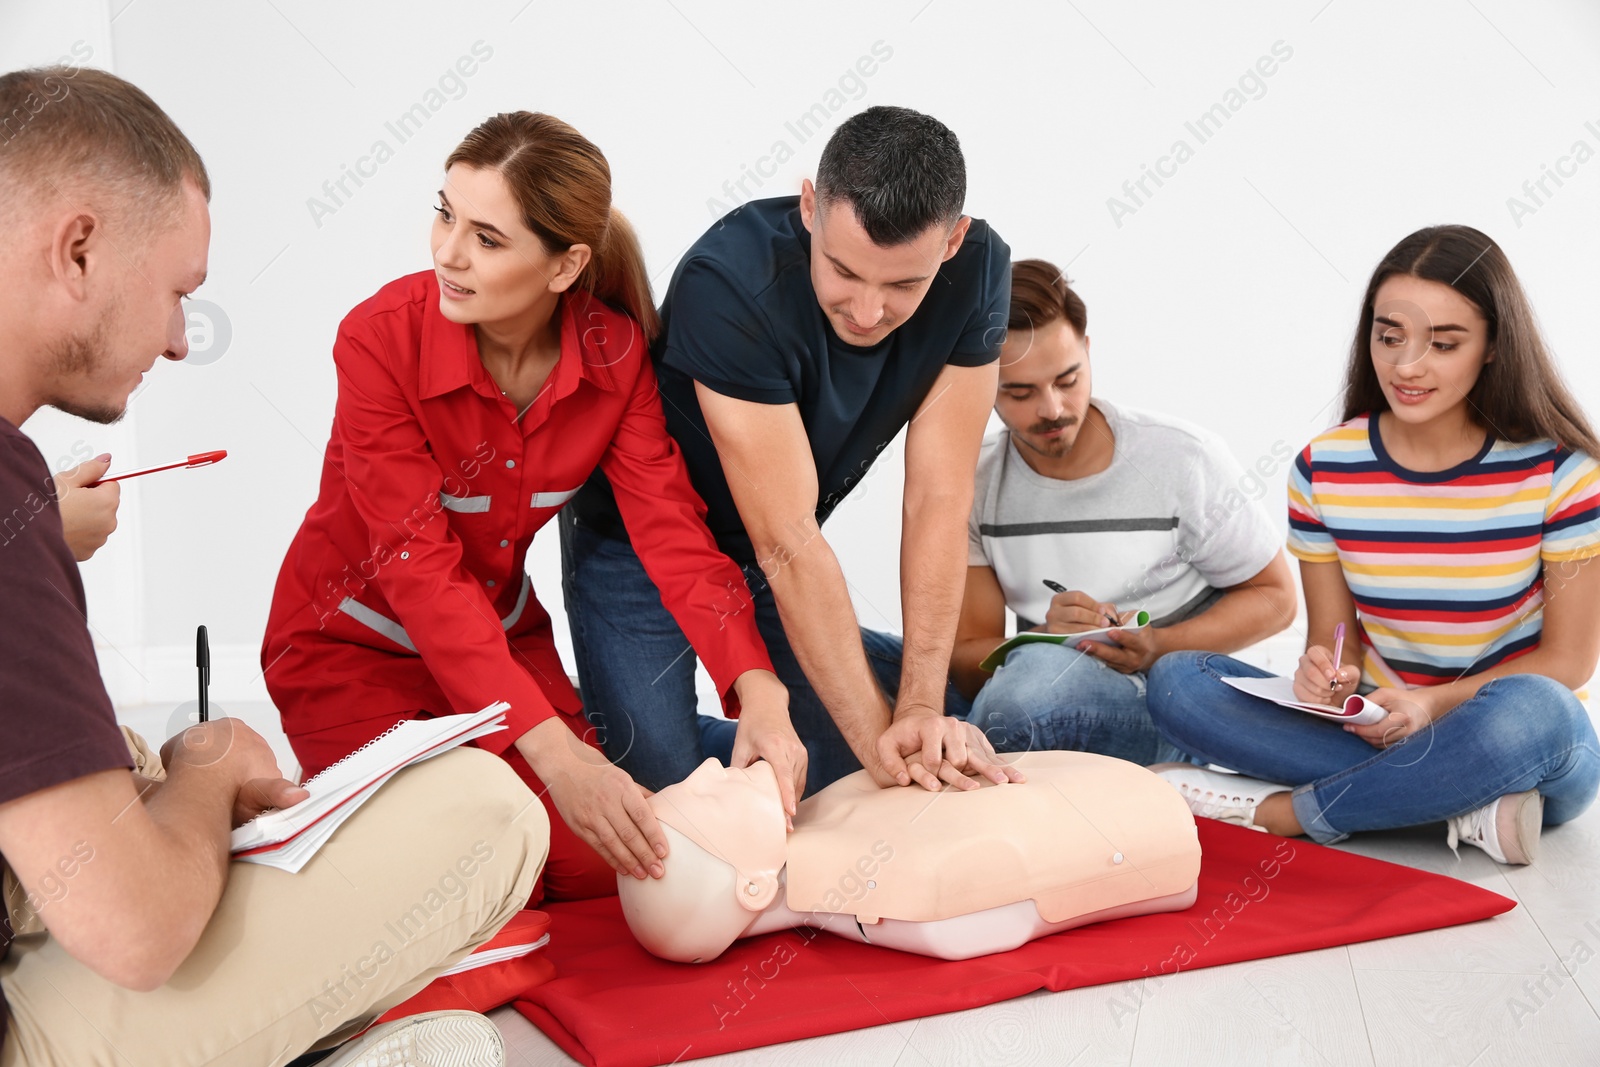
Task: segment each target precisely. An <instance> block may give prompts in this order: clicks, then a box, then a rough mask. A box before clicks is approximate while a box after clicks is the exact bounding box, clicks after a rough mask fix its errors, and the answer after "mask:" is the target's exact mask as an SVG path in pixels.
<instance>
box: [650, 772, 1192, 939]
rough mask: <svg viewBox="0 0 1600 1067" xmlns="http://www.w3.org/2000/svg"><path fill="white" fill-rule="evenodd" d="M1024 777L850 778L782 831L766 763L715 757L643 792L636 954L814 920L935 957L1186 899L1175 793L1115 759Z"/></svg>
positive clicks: (1186, 828)
mask: <svg viewBox="0 0 1600 1067" xmlns="http://www.w3.org/2000/svg"><path fill="white" fill-rule="evenodd" d="M1017 766H1019V767H1021V768H1022V770H1023V772H1024V773H1025V774H1026V775H1027V778H1028V780H1027V781H1026V782H1020V783H1018V782H1011V783H1006V784H1003V785H996V784H994V783H992V782H983V784H982V787H981V788H979V789H974V790H956V789H948V788H947V789H946V790H944V791H943V792H941V793H937V794H935V793H929V792H927V791H926V790H923V789H920V788H915V789H914V788H890V789H881V788H879V787H878V786H877V785H876V784H874V783H873V781H872V780H871V778H869V777H868V775H867V774H866V772H865V771H858V772H856V773H855V774H852V775H850V776H848V777H846V778H843V779H840V780H839V781H837V782H835V783H834V784H833V785H831V786H829V787H828V788H826V789H824V790H822V791H821V792H819V793H817V794H816V795H815V796H812V797H808V798H807V799H806V800H804V801H802V802H801V803H800V805H799V811H798V813H797V814H796V817H795V820H794V832H793V833H792V834H788V835H785V832H784V815H783V809H782V806H781V804H780V802H779V799H778V785H777V780H776V778H775V777H774V775H773V772H772V768H771V767H770V766H769V765H768V764H766V763H765V762H757V763H755V764H752V765H751V766H750V767H748V768H744V769H738V770H736V769H731V768H726V767H723V766H721V765H720V764H719V763H717V761H716V760H707V761H706V762H705V763H702V764H701V765H700V766H699V767H698V768H697V769H696V770H695V771H694V773H693V774H691V775H690V776H689V777H688V778H686V779H684V780H683V781H682V782H679V783H677V784H676V785H671V786H668V787H667V788H665V789H663V790H661V792H659V793H657V794H655V795H654V796H653V797H651V798H650V803H651V806H652V807H653V808H654V810H655V813H656V817H657V818H658V819H659V820H660V821H661V823H662V829H663V832H664V833H665V834H666V835H667V840H668V843H669V848H670V851H669V853H668V859H667V863H666V876H665V877H663V878H660V879H644V880H639V879H635V878H628V877H619V878H618V894H619V896H620V897H621V898H622V910H623V915H624V916H625V917H626V919H627V922H628V926H629V928H630V929H631V930H632V931H633V934H634V936H635V937H636V938H638V940H639V943H640V944H641V945H643V946H644V947H645V948H646V949H647V950H649V951H650V952H651V953H653V954H654V955H656V956H660V957H661V958H663V959H668V960H676V961H678V962H682V963H701V962H704V961H706V960H711V959H715V958H716V957H717V956H719V955H721V954H722V952H723V951H724V950H725V949H726V948H727V947H728V946H729V945H731V944H732V943H733V942H734V941H735V940H737V939H739V938H742V937H752V936H754V935H756V934H764V933H769V932H771V931H774V930H784V929H789V928H792V927H799V926H815V927H820V928H821V929H824V930H827V931H828V932H830V933H833V934H837V935H839V936H841V937H845V938H849V939H850V940H853V941H860V942H863V943H865V944H871V945H881V946H884V947H887V948H895V949H900V950H901V951H904V952H915V953H919V954H921V955H925V956H935V957H939V958H941V959H950V960H957V959H968V958H971V957H973V956H981V955H985V954H987V953H991V952H1004V951H1006V950H1008V949H1012V948H1016V947H1017V946H1018V945H1021V944H1023V943H1025V942H1027V941H1031V940H1033V939H1035V938H1039V937H1044V936H1046V935H1047V934H1053V933H1058V932H1060V931H1062V930H1069V929H1071V928H1073V927H1075V926H1082V925H1084V924H1085V923H1092V922H1101V921H1104V920H1107V919H1115V918H1121V917H1123V916H1128V915H1143V914H1147V913H1150V912H1157V911H1180V910H1182V909H1184V908H1187V907H1189V906H1190V905H1191V904H1193V903H1194V900H1195V893H1196V888H1197V887H1196V880H1197V878H1198V876H1199V872H1200V844H1199V841H1198V839H1197V836H1196V831H1195V825H1194V816H1193V814H1192V813H1191V812H1190V810H1189V807H1188V805H1187V804H1185V803H1184V801H1183V798H1182V797H1181V796H1179V794H1178V792H1177V790H1175V789H1173V788H1172V787H1171V786H1170V785H1168V784H1167V783H1166V782H1165V781H1163V780H1162V779H1160V778H1158V777H1157V776H1156V775H1154V774H1152V773H1151V772H1149V771H1147V770H1145V769H1144V768H1142V767H1139V766H1137V765H1135V764H1132V763H1128V762H1126V761H1124V760H1119V759H1113V758H1111V757H1108V756H1097V755H1092V754H1089V753H1084V752H1030V753H1026V754H1024V755H1021V756H1019V757H1017Z"/></svg>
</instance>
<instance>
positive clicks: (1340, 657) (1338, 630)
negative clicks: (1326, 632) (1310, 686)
mask: <svg viewBox="0 0 1600 1067" xmlns="http://www.w3.org/2000/svg"><path fill="white" fill-rule="evenodd" d="M1343 664H1344V623H1342V622H1341V623H1340V624H1339V625H1338V626H1335V627H1334V628H1333V679H1332V680H1331V681H1329V682H1328V692H1330V693H1336V692H1338V691H1339V672H1340V671H1341V670H1343V669H1344V667H1343Z"/></svg>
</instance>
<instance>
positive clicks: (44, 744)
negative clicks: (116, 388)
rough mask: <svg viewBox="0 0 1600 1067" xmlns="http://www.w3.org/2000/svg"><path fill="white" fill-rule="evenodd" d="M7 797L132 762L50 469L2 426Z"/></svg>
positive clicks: (0, 650) (1, 726)
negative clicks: (52, 487)
mask: <svg viewBox="0 0 1600 1067" xmlns="http://www.w3.org/2000/svg"><path fill="white" fill-rule="evenodd" d="M0 517H3V522H0V737H3V738H4V739H5V743H4V744H0V803H4V802H6V801H10V800H15V799H17V798H18V797H22V796H27V795H28V794H29V793H36V792H38V791H39V790H41V789H47V788H49V787H50V786H53V785H59V784H61V783H62V782H69V781H72V780H73V779H75V778H81V777H83V776H84V775H88V774H93V773H95V772H97V771H104V770H109V769H111V768H114V767H132V766H133V760H132V758H131V757H130V756H129V754H128V745H127V742H126V741H125V740H124V739H123V736H122V731H121V730H120V729H119V728H118V726H117V720H116V715H115V714H114V713H113V711H112V708H111V698H110V697H109V696H108V695H107V694H106V689H105V685H104V684H103V683H102V682H101V681H100V668H99V665H98V663H97V662H96V660H95V654H94V643H93V641H92V640H91V638H90V636H89V626H88V623H87V621H86V619H85V611H84V607H85V606H84V596H83V581H82V579H81V578H80V577H79V576H78V564H77V562H76V561H75V560H73V558H72V552H71V550H70V549H68V548H67V543H66V541H65V539H64V538H63V535H62V531H61V511H60V506H59V505H58V504H57V503H56V501H55V497H54V495H53V493H52V492H51V490H50V469H49V467H48V465H46V463H45V462H44V458H43V457H42V456H40V455H39V451H38V449H36V448H35V447H34V446H33V442H31V441H29V440H28V439H27V438H26V437H24V436H23V435H22V434H21V432H19V431H18V430H16V429H15V428H14V427H12V426H10V425H0Z"/></svg>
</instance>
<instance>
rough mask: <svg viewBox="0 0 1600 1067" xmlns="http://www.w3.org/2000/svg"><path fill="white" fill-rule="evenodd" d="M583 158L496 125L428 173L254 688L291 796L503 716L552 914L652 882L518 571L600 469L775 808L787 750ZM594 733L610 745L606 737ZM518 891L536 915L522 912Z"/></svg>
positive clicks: (655, 864) (551, 137)
mask: <svg viewBox="0 0 1600 1067" xmlns="http://www.w3.org/2000/svg"><path fill="white" fill-rule="evenodd" d="M610 191H611V178H610V170H609V168H608V166H607V164H606V161H605V158H604V156H602V155H601V153H600V151H599V149H597V148H596V147H595V146H594V145H593V144H591V143H590V142H589V141H587V140H586V139H584V138H583V137H582V136H581V135H580V134H579V133H578V132H577V131H576V130H574V129H573V128H572V127H570V126H568V125H567V124H565V123H563V122H561V121H560V120H558V119H555V118H552V117H550V116H548V115H540V114H532V113H529V112H516V113H510V114H501V115H496V116H494V117H493V118H490V119H489V120H487V121H486V122H484V123H483V124H482V125H480V126H479V127H478V128H477V129H475V130H473V131H472V132H471V133H470V134H468V136H467V138H466V139H465V140H464V141H463V142H462V143H461V145H460V146H459V147H458V148H457V149H456V150H455V151H454V152H452V153H451V154H450V157H449V159H448V160H447V161H446V173H445V178H444V184H443V188H442V189H441V190H440V192H439V203H438V204H437V206H436V207H435V208H434V211H435V212H436V213H437V214H436V216H435V219H434V223H433V230H432V237H431V246H432V252H433V269H431V270H428V271H425V272H422V273H418V274H413V275H409V276H407V277H404V278H400V279H399V280H397V281H394V282H391V283H390V284H388V285H386V286H384V287H383V288H382V289H380V290H379V291H378V292H377V294H376V295H374V296H373V297H371V298H370V299H368V300H366V301H364V302H362V303H361V304H359V305H358V306H357V307H356V308H355V310H353V311H352V312H351V313H350V314H349V315H348V316H346V318H345V319H344V321H343V323H341V325H340V327H339V333H338V337H337V339H336V341H335V342H334V348H333V355H334V363H335V364H336V367H337V370H338V381H339V395H338V401H337V405H336V407H335V411H334V420H333V431H332V435H331V437H330V440H329V442H328V448H327V452H326V458H325V462H324V465H323V472H322V483H321V488H320V491H319V493H318V497H317V501H316V503H315V504H313V505H312V507H311V510H310V511H309V512H307V514H306V517H305V521H304V522H303V524H302V525H301V527H300V531H299V533H298V535H297V536H296V537H295V539H294V543H293V544H292V545H291V546H290V548H289V552H288V555H287V557H286V558H285V560H284V563H283V568H282V570H281V572H280V574H279V577H278V584H277V588H276V590H275V592H274V595H273V602H272V610H271V615H270V618H269V620H268V624H267V632H266V638H265V640H264V642H263V644H262V651H261V663H262V667H263V669H264V671H265V680H266V684H267V688H268V690H269V691H270V692H271V694H272V698H273V700H274V701H275V702H276V704H277V706H278V708H279V710H280V712H281V713H282V716H283V727H284V731H285V733H287V734H288V736H289V741H290V743H291V744H292V745H293V747H294V750H295V753H296V755H297V756H298V757H299V758H300V761H301V763H302V765H303V766H304V768H305V771H306V773H307V774H312V773H315V772H317V771H318V770H320V769H322V768H324V767H326V766H328V765H329V764H331V763H333V762H335V761H336V760H338V759H339V758H341V757H342V756H344V755H346V754H348V753H350V752H352V751H353V750H355V749H357V748H359V747H360V746H361V745H362V744H364V743H366V742H367V741H369V740H371V739H372V738H374V737H376V736H377V735H378V734H380V733H382V732H383V731H384V730H385V729H387V728H388V727H389V726H391V725H393V724H394V723H395V722H397V721H399V720H402V719H407V718H413V717H418V716H432V715H441V714H448V713H451V712H467V711H476V710H478V709H479V708H482V707H484V706H485V705H487V704H489V703H491V702H493V701H496V700H505V701H508V702H509V703H510V704H511V710H510V712H509V713H508V714H507V716H506V724H507V726H508V727H509V729H507V730H506V731H505V732H503V733H501V734H497V735H492V736H491V737H488V738H485V739H483V740H482V741H480V742H479V744H480V745H481V746H482V747H484V748H489V749H491V750H494V751H501V752H502V753H503V754H504V755H505V757H506V758H507V759H508V760H509V761H510V762H511V764H512V766H513V767H514V768H515V769H516V770H517V771H518V773H519V774H521V775H522V777H523V778H524V779H525V780H526V781H527V782H528V784H529V786H530V787H532V788H533V790H534V792H535V793H537V794H538V795H539V797H540V798H541V800H543V801H544V802H545V804H546V805H547V806H548V807H549V808H550V809H551V810H550V817H551V818H550V821H551V829H552V837H551V855H550V860H549V862H548V864H547V866H546V868H545V876H544V882H545V887H546V889H547V890H548V895H549V896H551V897H553V898H561V897H566V898H572V897H583V896H595V895H601V894H604V893H609V892H614V891H615V888H616V881H615V876H614V874H613V871H615V872H618V873H628V874H632V875H634V876H635V877H645V876H646V875H647V874H650V875H655V876H657V877H659V876H660V874H661V872H662V871H663V869H664V868H663V864H662V861H663V859H664V858H665V856H666V840H665V837H664V836H663V834H662V831H661V829H660V827H659V826H658V825H657V823H656V821H655V818H654V817H653V816H652V814H651V813H650V809H649V806H648V805H647V804H646V803H645V793H644V792H643V790H642V789H640V787H639V786H637V785H636V784H635V783H634V782H633V781H632V779H631V778H629V777H628V775H627V774H626V773H625V772H623V771H622V770H620V769H618V768H617V767H615V766H613V765H612V764H610V763H608V762H607V761H606V759H605V757H604V756H603V755H602V754H601V752H600V750H599V746H598V745H597V744H596V743H595V739H594V738H593V737H592V736H590V735H591V734H592V731H591V730H590V729H589V728H588V726H587V724H586V723H585V721H584V719H583V716H582V709H581V706H580V703H579V699H578V694H577V692H576V691H575V690H574V688H573V686H572V684H571V682H570V681H569V680H568V677H567V673H566V671H565V670H564V669H563V667H562V664H561V662H560V659H559V658H558V656H557V654H556V649H555V642H554V639H553V637H552V634H551V627H550V618H549V616H548V615H547V614H546V612H545V610H544V608H543V607H542V606H541V605H540V603H539V601H538V599H537V598H536V597H535V596H534V595H533V591H532V589H531V587H530V583H529V580H528V578H527V576H526V574H525V573H524V569H523V565H524V559H525V557H526V554H527V551H528V547H529V545H530V544H531V543H532V540H533V536H534V534H535V532H536V531H537V530H538V529H539V528H540V527H542V526H543V525H544V524H545V523H546V522H548V521H549V520H550V519H552V518H554V517H555V515H556V513H557V512H558V511H559V510H560V508H561V505H562V504H563V503H565V502H566V500H567V499H568V498H569V497H570V496H572V494H573V493H575V492H577V489H578V487H579V486H581V485H582V484H583V483H584V480H585V479H586V478H588V477H589V475H590V474H591V473H592V472H593V471H594V470H595V469H596V468H597V467H598V468H599V469H600V470H602V471H603V472H604V473H605V474H606V476H607V478H609V479H610V481H611V484H612V486H613V488H614V489H615V490H616V493H617V498H618V501H619V503H620V504H621V510H622V515H623V518H624V520H625V521H626V523H627V525H628V528H629V532H630V534H631V535H632V537H633V539H634V543H635V544H636V545H638V546H639V548H640V556H641V558H642V560H643V562H644V564H645V568H646V570H647V571H649V573H650V576H651V577H652V579H653V580H654V581H655V583H656V585H657V587H658V588H659V589H660V591H661V597H662V600H663V602H664V603H665V605H666V606H667V607H668V608H669V609H670V610H671V611H672V613H673V615H674V617H675V618H676V620H677V622H678V623H679V625H680V626H681V627H682V629H683V631H684V632H685V633H686V634H688V635H689V636H690V639H691V640H692V641H693V643H694V648H695V651H696V652H697V653H698V654H699V655H700V656H701V658H702V660H703V662H705V664H706V666H707V669H708V671H709V672H710V674H711V676H712V678H713V679H714V680H715V681H716V682H717V685H718V688H719V691H720V692H721V693H722V694H723V699H724V701H725V703H726V704H727V706H728V707H729V708H730V710H733V709H742V711H743V716H742V718H741V725H740V727H739V734H740V737H741V740H740V743H739V749H738V751H737V752H736V753H735V756H736V758H738V759H741V760H743V761H745V762H749V761H751V760H754V759H756V758H765V759H767V760H768V761H769V762H771V763H773V765H774V768H775V769H776V770H777V771H778V778H779V781H780V783H784V784H785V786H786V791H785V802H786V804H787V805H788V806H789V808H790V809H791V811H792V809H793V805H794V802H795V800H796V790H797V788H798V786H797V785H796V783H803V782H804V781H805V750H804V748H803V747H802V746H801V745H800V742H799V739H798V737H796V736H795V732H794V730H793V728H792V727H791V726H790V724H789V716H788V694H787V691H786V690H785V689H784V687H783V685H782V684H781V683H780V682H779V681H778V679H777V676H776V675H775V674H773V672H772V666H771V663H770V661H769V660H768V658H767V654H766V650H765V647H764V646H763V644H762V641H761V638H760V635H759V634H758V633H757V631H756V627H755V620H754V613H753V612H752V611H750V610H749V598H748V595H747V593H746V590H745V587H744V584H743V580H742V576H741V575H740V573H739V571H738V570H737V569H736V568H735V567H734V565H733V564H732V563H731V562H730V561H729V560H728V559H727V557H726V556H724V555H722V554H721V553H720V552H719V551H718V550H717V549H716V547H715V545H714V543H713V541H712V539H711V534H710V533H709V532H708V531H707V529H706V527H705V524H704V522H703V517H704V514H705V506H704V504H703V503H702V502H701V500H700V498H699V497H698V496H696V495H695V492H694V490H693V489H692V488H691V487H690V484H689V480H688V476H687V474H686V473H685V470H684V466H683V462H682V458H681V456H680V454H679V452H678V450H677V447H676V445H675V444H674V443H673V441H672V438H671V437H669V436H668V435H667V432H666V427H665V423H664V420H663V417H662V413H661V402H660V399H659V397H658V395H657V389H656V382H655V376H654V373H653V371H652V370H651V365H650V360H649V356H648V351H647V348H646V346H647V344H648V340H649V338H650V337H651V335H652V334H653V333H654V332H655V330H656V329H657V327H658V320H657V317H656V313H655V309H654V308H653V307H652V305H651V300H650V288H649V282H648V278H647V275H646V272H645V268H644V260H643V256H642V254H641V252H640V249H639V245H638V242H637V241H636V239H635V238H634V235H633V231H632V229H631V228H630V227H629V226H628V224H627V222H626V220H624V219H623V217H622V216H621V215H620V214H618V213H617V212H616V211H615V210H614V209H613V208H612V207H611V199H610V196H611V193H610ZM614 728H615V727H614ZM539 895H540V890H538V889H536V890H535V898H536V899H538V898H539Z"/></svg>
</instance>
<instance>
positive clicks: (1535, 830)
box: [1445, 789, 1544, 866]
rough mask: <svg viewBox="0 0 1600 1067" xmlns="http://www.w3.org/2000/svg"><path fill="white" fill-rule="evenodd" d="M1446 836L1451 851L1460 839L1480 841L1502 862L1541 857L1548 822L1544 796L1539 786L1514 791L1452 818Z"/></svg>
mask: <svg viewBox="0 0 1600 1067" xmlns="http://www.w3.org/2000/svg"><path fill="white" fill-rule="evenodd" d="M1448 825H1449V831H1448V834H1447V836H1446V838H1445V840H1446V841H1447V842H1448V843H1449V845H1450V851H1452V852H1455V854H1456V855H1457V856H1458V857H1459V856H1460V855H1461V853H1460V852H1459V851H1457V849H1456V845H1457V843H1465V844H1468V845H1476V846H1477V847H1478V848H1481V849H1483V850H1484V851H1485V852H1487V853H1488V854H1489V855H1491V856H1493V857H1494V858H1495V861H1496V862H1498V863H1508V864H1512V865H1518V866H1520V865H1522V864H1527V863H1532V862H1533V861H1534V860H1536V859H1538V858H1539V830H1540V828H1541V827H1542V826H1543V825H1544V798H1543V797H1541V796H1540V795H1539V791H1538V790H1537V789H1530V790H1528V791H1527V792H1526V793H1512V794H1510V795H1509V796H1503V797H1501V798H1500V799H1499V800H1496V801H1495V802H1494V803H1492V804H1485V805H1484V806H1483V807H1481V808H1479V809H1478V810H1476V811H1469V812H1467V813H1466V814H1465V815H1457V816H1456V817H1455V818H1453V819H1451V820H1449V823H1448Z"/></svg>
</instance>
